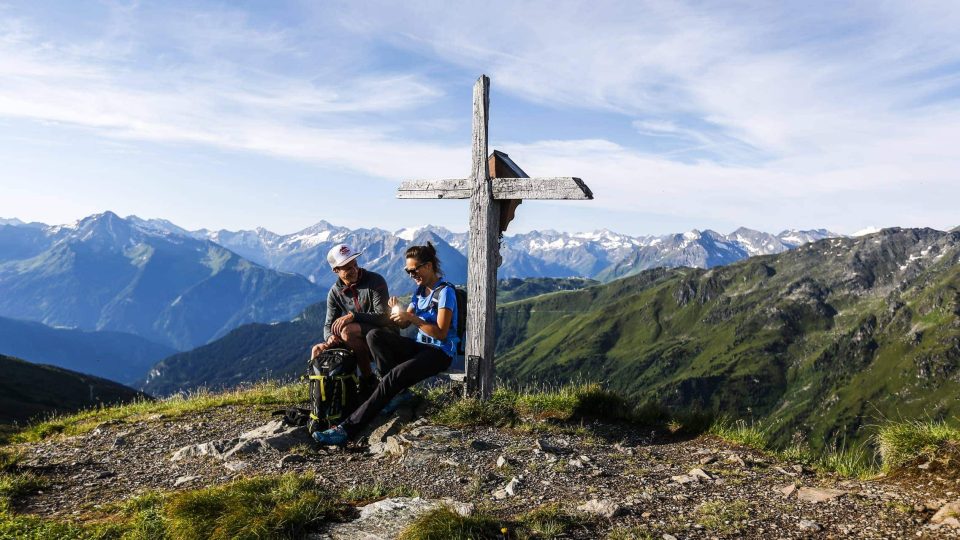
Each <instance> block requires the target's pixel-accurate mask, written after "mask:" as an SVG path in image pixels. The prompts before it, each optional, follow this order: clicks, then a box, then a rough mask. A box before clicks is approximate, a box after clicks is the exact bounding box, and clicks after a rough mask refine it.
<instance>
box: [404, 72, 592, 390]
mask: <svg viewBox="0 0 960 540" xmlns="http://www.w3.org/2000/svg"><path fill="white" fill-rule="evenodd" d="M489 108H490V79H489V78H488V77H487V76H486V75H481V76H480V78H479V79H478V80H477V83H476V85H474V87H473V167H472V169H471V173H470V177H469V178H456V179H449V180H408V181H405V182H403V183H402V184H401V185H400V188H399V189H398V190H397V198H399V199H470V240H469V244H468V246H469V247H468V250H467V262H468V267H467V330H466V334H467V335H466V336H461V339H466V372H467V377H466V394H467V395H471V396H473V395H478V396H479V397H480V398H481V399H486V398H488V397H490V394H491V393H492V392H493V383H494V376H493V373H494V371H493V347H494V342H495V337H496V336H495V331H496V320H495V317H496V308H497V267H498V266H499V264H500V260H501V259H500V235H501V234H502V233H503V231H505V230H506V228H507V224H509V222H510V220H512V219H513V213H514V211H515V210H516V207H517V205H518V204H520V202H521V201H522V200H523V199H566V200H571V199H580V200H583V199H593V193H592V192H591V191H590V188H588V187H587V185H586V184H584V183H583V181H582V180H580V179H579V178H571V177H556V178H530V177H528V176H527V175H526V173H524V172H523V170H522V169H521V168H520V167H519V166H517V165H516V164H515V163H514V162H513V161H512V160H510V158H509V156H507V155H506V154H504V153H501V152H496V151H495V152H494V153H493V155H491V156H490V157H489V160H488V158H487V114H488V112H489ZM491 168H493V169H495V170H494V173H495V174H494V177H491V176H490V172H491V171H490V170H491ZM501 168H502V169H503V170H502V171H501ZM504 173H507V174H509V175H510V177H502V178H501V177H498V176H499V175H501V174H504Z"/></svg>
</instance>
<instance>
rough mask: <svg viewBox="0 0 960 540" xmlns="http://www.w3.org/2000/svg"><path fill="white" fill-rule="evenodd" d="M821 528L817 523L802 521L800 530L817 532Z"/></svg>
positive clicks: (807, 520)
mask: <svg viewBox="0 0 960 540" xmlns="http://www.w3.org/2000/svg"><path fill="white" fill-rule="evenodd" d="M821 528H822V527H820V525H817V522H816V521H811V520H809V519H801V520H800V530H803V531H813V532H817V531H819V530H820V529H821Z"/></svg>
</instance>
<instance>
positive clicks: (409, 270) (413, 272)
mask: <svg viewBox="0 0 960 540" xmlns="http://www.w3.org/2000/svg"><path fill="white" fill-rule="evenodd" d="M425 264H427V263H425V262H423V263H420V264H418V265H416V266H414V267H413V268H404V269H403V271H404V272H406V273H407V275H408V276H410V277H413V276H415V275H417V272H418V271H419V270H420V267H421V266H423V265H425Z"/></svg>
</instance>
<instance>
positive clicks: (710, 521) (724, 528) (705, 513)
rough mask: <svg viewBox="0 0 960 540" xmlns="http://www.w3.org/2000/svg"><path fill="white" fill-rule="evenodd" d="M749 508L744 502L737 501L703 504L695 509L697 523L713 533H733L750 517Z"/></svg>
mask: <svg viewBox="0 0 960 540" xmlns="http://www.w3.org/2000/svg"><path fill="white" fill-rule="evenodd" d="M749 508H750V507H749V506H748V505H747V502H746V501H743V500H739V499H738V500H735V501H732V502H727V501H710V502H705V503H703V504H701V505H700V506H698V507H697V511H696V513H697V523H699V524H700V525H703V526H704V528H706V529H709V530H711V531H714V532H718V533H722V534H731V533H735V532H737V531H738V530H739V528H740V524H741V523H742V522H745V521H746V520H747V518H749V517H750V516H749V513H748V510H749Z"/></svg>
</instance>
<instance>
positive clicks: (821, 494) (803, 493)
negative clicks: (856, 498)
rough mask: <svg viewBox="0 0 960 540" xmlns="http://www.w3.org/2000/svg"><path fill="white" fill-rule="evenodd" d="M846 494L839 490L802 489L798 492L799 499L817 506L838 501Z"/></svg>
mask: <svg viewBox="0 0 960 540" xmlns="http://www.w3.org/2000/svg"><path fill="white" fill-rule="evenodd" d="M846 493H847V492H846V491H841V490H839V489H829V488H811V487H802V488H800V489H799V490H798V491H797V498H798V499H800V500H801V501H807V502H811V503H815V504H816V503H822V502H826V501H830V500H833V499H836V498H837V497H840V496H842V495H845V494H846Z"/></svg>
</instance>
